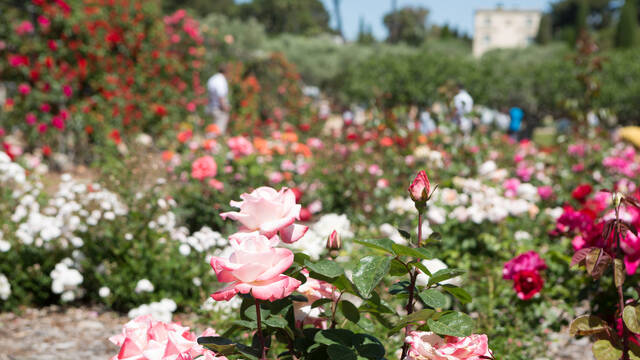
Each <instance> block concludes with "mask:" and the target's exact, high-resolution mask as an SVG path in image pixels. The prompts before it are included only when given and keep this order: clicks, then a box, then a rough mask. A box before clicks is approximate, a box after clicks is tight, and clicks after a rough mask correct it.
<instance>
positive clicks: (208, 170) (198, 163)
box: [191, 156, 218, 181]
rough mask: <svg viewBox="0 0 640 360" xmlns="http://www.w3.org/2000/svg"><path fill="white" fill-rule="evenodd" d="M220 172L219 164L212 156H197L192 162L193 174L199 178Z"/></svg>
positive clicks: (212, 175) (195, 177) (202, 178)
mask: <svg viewBox="0 0 640 360" xmlns="http://www.w3.org/2000/svg"><path fill="white" fill-rule="evenodd" d="M217 173H218V166H217V165H216V162H215V160H213V158H212V157H211V156H203V157H200V158H197V159H196V160H195V161H194V162H193V164H191V176H192V177H193V178H194V179H197V180H200V181H202V180H204V179H205V178H208V177H214V176H216V174H217Z"/></svg>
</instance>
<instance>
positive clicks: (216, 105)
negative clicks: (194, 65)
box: [207, 65, 230, 134]
mask: <svg viewBox="0 0 640 360" xmlns="http://www.w3.org/2000/svg"><path fill="white" fill-rule="evenodd" d="M226 75H227V66H226V65H221V66H220V67H219V68H218V73H216V74H215V75H213V76H212V77H210V78H209V80H207V90H208V91H209V105H208V106H207V110H208V112H209V113H210V114H211V116H212V117H213V122H214V124H216V126H218V129H219V130H220V133H221V134H224V133H225V132H226V131H227V125H228V124H229V110H230V106H229V83H228V82H227V78H226Z"/></svg>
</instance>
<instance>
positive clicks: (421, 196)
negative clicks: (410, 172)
mask: <svg viewBox="0 0 640 360" xmlns="http://www.w3.org/2000/svg"><path fill="white" fill-rule="evenodd" d="M430 190H431V184H430V183H429V178H428V177H427V173H426V172H425V171H424V170H420V171H419V172H418V175H416V177H415V178H414V179H413V182H412V183H411V185H410V186H409V194H410V195H411V199H412V200H413V201H415V202H424V201H427V200H428V199H429V191H430Z"/></svg>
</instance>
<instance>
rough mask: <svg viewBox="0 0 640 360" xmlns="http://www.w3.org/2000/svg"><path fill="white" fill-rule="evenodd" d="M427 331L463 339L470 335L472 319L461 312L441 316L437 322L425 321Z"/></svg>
mask: <svg viewBox="0 0 640 360" xmlns="http://www.w3.org/2000/svg"><path fill="white" fill-rule="evenodd" d="M427 324H428V325H429V329H430V330H431V331H433V332H434V333H436V334H439V335H449V336H456V337H465V336H469V335H471V333H472V332H473V328H474V324H473V319H471V317H470V316H469V315H467V314H463V313H461V312H457V311H454V312H451V313H448V314H446V315H443V316H441V317H440V318H439V319H438V320H433V319H429V320H427Z"/></svg>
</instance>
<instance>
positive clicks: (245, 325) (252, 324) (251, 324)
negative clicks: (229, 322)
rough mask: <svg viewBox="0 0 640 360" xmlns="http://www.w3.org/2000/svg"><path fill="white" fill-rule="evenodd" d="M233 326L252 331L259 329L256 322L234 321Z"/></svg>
mask: <svg viewBox="0 0 640 360" xmlns="http://www.w3.org/2000/svg"><path fill="white" fill-rule="evenodd" d="M233 324H235V325H238V326H242V327H243V328H247V329H250V330H255V329H257V328H258V325H256V322H255V321H247V320H234V321H233Z"/></svg>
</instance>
